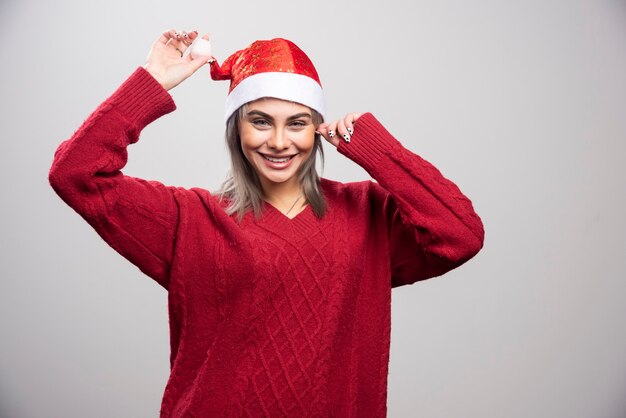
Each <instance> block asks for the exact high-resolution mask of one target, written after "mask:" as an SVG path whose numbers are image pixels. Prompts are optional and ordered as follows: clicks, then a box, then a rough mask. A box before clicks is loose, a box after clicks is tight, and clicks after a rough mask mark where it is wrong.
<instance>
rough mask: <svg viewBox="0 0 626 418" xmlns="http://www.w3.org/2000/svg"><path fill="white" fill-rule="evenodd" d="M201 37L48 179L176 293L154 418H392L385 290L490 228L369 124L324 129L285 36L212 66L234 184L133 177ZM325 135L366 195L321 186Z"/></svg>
mask: <svg viewBox="0 0 626 418" xmlns="http://www.w3.org/2000/svg"><path fill="white" fill-rule="evenodd" d="M197 35H198V34H197V32H190V33H186V32H178V31H174V30H169V31H166V32H164V33H163V34H162V35H161V37H160V38H159V39H158V40H157V41H156V42H155V43H154V44H153V46H152V49H151V50H150V53H149V55H148V59H147V61H146V64H145V65H144V66H143V67H138V68H137V69H136V70H135V71H134V72H133V73H132V74H131V75H130V76H129V77H128V78H127V79H126V81H125V82H124V83H123V84H122V85H121V86H120V87H119V88H118V89H117V90H116V91H115V92H114V93H113V94H112V95H111V96H110V97H109V98H108V99H106V100H105V101H104V102H103V103H102V104H101V105H100V106H99V107H98V108H97V109H96V110H95V111H94V112H93V113H92V114H91V116H90V117H89V118H88V119H87V120H86V121H85V122H84V123H83V125H82V126H81V127H80V128H79V129H78V130H77V131H76V132H75V133H74V134H73V135H72V137H71V138H70V139H68V140H66V141H63V142H62V143H61V144H60V145H59V147H58V149H57V151H56V153H55V156H54V161H53V164H52V167H51V168H50V172H49V181H50V184H51V186H52V187H53V188H54V190H55V191H56V192H57V193H58V195H59V196H60V197H61V198H62V199H63V200H64V201H65V202H66V203H67V204H68V205H69V206H71V207H72V208H73V209H74V210H75V211H76V212H77V213H79V214H80V215H81V216H82V217H83V218H84V219H85V220H86V221H87V222H89V224H90V225H91V226H92V227H93V228H94V229H95V230H96V232H97V233H98V234H99V235H100V236H101V237H102V238H103V239H104V240H105V241H106V242H107V243H108V244H109V245H110V246H111V247H112V248H113V249H115V251H117V252H118V253H119V254H121V255H122V256H124V257H125V258H126V259H128V260H129V261H130V262H132V263H133V264H135V265H136V266H137V267H138V268H139V269H141V271H142V272H144V273H145V274H146V275H148V276H149V277H151V278H152V279H154V280H155V281H156V282H157V283H159V284H160V285H161V286H163V288H164V289H166V290H167V292H168V309H169V326H170V344H171V356H170V366H171V374H170V377H169V379H168V382H167V385H166V387H165V392H164V394H163V399H162V404H161V417H162V418H165V417H191V416H194V417H222V416H254V417H268V416H297V417H305V416H338V417H348V416H350V417H353V416H369V417H384V416H385V415H386V411H387V405H386V400H387V374H388V365H389V348H390V335H391V289H392V288H393V287H399V286H403V285H409V284H412V283H415V282H418V281H420V280H425V279H428V278H431V277H435V276H439V275H442V274H444V273H445V272H447V271H449V270H451V269H454V268H456V267H458V266H460V265H462V264H463V263H465V262H466V261H468V260H469V259H470V258H472V257H473V256H474V255H475V254H476V253H477V252H478V251H479V250H480V249H481V248H482V246H483V238H484V231H483V225H482V222H481V220H480V218H479V217H478V215H477V214H476V213H475V212H474V209H473V206H472V203H471V201H470V200H469V199H468V198H467V197H465V196H464V195H463V194H462V193H461V191H460V190H459V188H458V187H457V186H456V185H455V184H454V183H452V182H451V181H450V180H448V179H446V178H445V177H443V175H442V174H441V173H440V172H439V171H438V170H437V169H436V168H435V167H434V166H433V165H431V164H430V163H428V162H427V161H425V160H424V159H422V158H421V157H419V156H418V155H417V154H415V153H413V152H411V151H410V150H408V149H406V148H405V147H404V146H403V145H402V144H401V143H400V142H399V141H398V140H397V139H396V138H394V137H393V136H392V135H391V134H390V133H389V132H388V131H387V130H386V129H385V127H384V126H383V125H382V124H381V123H380V122H379V121H378V119H376V117H374V115H373V114H372V113H369V112H366V113H347V114H346V115H345V116H344V117H343V118H341V119H338V120H335V121H333V122H330V123H327V122H325V106H324V96H323V93H322V87H321V83H320V81H319V77H318V75H317V72H316V70H315V67H314V66H313V63H312V62H311V61H310V59H309V58H308V56H306V54H304V52H303V51H302V50H300V48H298V47H297V46H296V45H295V44H294V43H293V42H291V41H288V40H286V39H283V38H275V39H272V40H262V41H256V42H254V43H252V44H251V45H250V46H249V47H247V48H245V49H242V50H240V51H237V52H235V53H234V54H233V55H231V56H230V57H228V58H227V59H226V60H225V61H224V62H223V64H222V65H221V66H220V65H219V64H218V63H217V60H216V59H214V58H213V57H211V59H209V60H208V62H210V63H211V76H212V78H213V79H216V80H229V81H230V89H229V94H228V96H227V98H226V112H225V122H226V140H227V143H228V149H229V152H230V155H231V159H232V170H231V176H230V178H228V180H227V181H226V182H225V183H224V185H223V187H222V189H221V190H220V191H219V192H218V193H211V192H209V191H208V190H205V189H202V188H198V187H195V188H191V189H185V188H182V187H175V186H166V185H164V184H162V183H160V182H158V181H155V180H143V179H140V178H136V177H131V176H127V175H125V174H124V173H123V172H122V171H121V170H122V169H123V168H124V166H125V165H126V162H127V158H128V153H127V147H128V146H129V145H130V144H133V143H135V142H137V141H138V140H139V134H140V132H141V131H142V130H143V128H144V127H146V126H147V125H148V124H150V123H151V122H152V121H154V120H156V119H157V118H159V117H161V116H163V115H165V114H167V113H169V112H172V111H174V110H175V109H176V105H175V104H174V101H173V98H172V96H171V95H170V94H169V93H168V91H169V90H170V89H172V88H174V87H175V86H176V85H178V84H180V83H181V82H182V81H184V80H185V79H187V78H188V77H189V76H191V75H192V74H194V73H195V72H196V71H197V70H198V69H199V68H201V67H202V66H203V65H204V64H206V63H207V60H206V57H205V58H198V57H196V58H192V57H191V56H190V55H189V54H185V52H186V49H187V48H188V47H189V45H191V43H192V42H193V40H194V39H196V37H197ZM205 36H206V35H205ZM206 39H207V40H208V36H207V37H206ZM181 51H182V53H181ZM322 138H323V139H324V140H325V141H324V142H326V143H327V144H330V145H331V146H332V147H333V149H336V150H337V151H338V152H339V153H341V154H342V155H344V156H346V157H347V158H349V159H350V160H352V161H353V162H355V163H356V164H359V165H360V166H361V167H363V168H364V169H365V170H367V172H368V173H369V174H370V175H371V177H372V178H373V179H374V180H376V181H372V180H365V181H361V182H354V183H342V182H339V181H335V180H330V179H325V178H320V177H319V176H318V174H317V170H316V156H317V154H318V153H319V154H322V142H323V141H322ZM340 138H341V139H342V140H341V139H340ZM322 156H323V155H322Z"/></svg>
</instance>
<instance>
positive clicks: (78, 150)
mask: <svg viewBox="0 0 626 418" xmlns="http://www.w3.org/2000/svg"><path fill="white" fill-rule="evenodd" d="M170 32H172V33H170ZM173 32H174V31H168V32H166V33H164V34H163V35H161V37H160V38H159V39H158V40H157V41H156V42H155V43H154V44H153V46H152V49H151V51H150V54H149V56H148V60H147V62H146V65H145V66H144V67H145V68H144V67H139V68H137V69H136V70H135V72H134V73H133V74H132V75H131V76H130V77H129V78H128V79H127V80H126V81H125V82H124V83H123V84H122V85H121V86H120V87H119V88H118V89H117V90H116V91H115V92H114V93H113V94H112V95H111V96H110V97H109V98H108V99H106V100H105V101H104V102H103V103H102V104H101V105H100V106H99V107H98V108H97V109H96V110H95V111H94V112H93V113H92V114H91V115H90V116H89V117H88V118H87V120H85V122H84V123H83V124H82V126H81V127H80V128H79V129H78V130H77V131H76V132H75V133H74V134H73V135H72V136H71V138H69V139H67V140H65V141H63V142H62V143H61V144H60V145H59V147H58V148H57V150H56V152H55V155H54V160H53V162H52V166H51V168H50V171H49V175H48V178H49V182H50V185H51V186H52V188H53V189H54V190H55V191H56V193H57V194H58V195H59V196H60V197H61V198H62V199H63V201H65V202H66V203H67V204H68V205H69V206H71V207H72V208H73V209H74V210H75V211H76V212H77V213H78V214H80V215H81V216H82V217H83V218H84V219H85V220H86V221H87V222H88V223H89V224H90V225H91V226H92V227H93V228H94V229H95V230H96V231H97V233H98V234H99V235H100V236H101V237H102V238H103V239H104V240H105V241H106V242H107V243H108V244H109V245H110V246H111V247H112V248H114V249H115V250H116V251H117V252H119V253H120V254H121V255H123V256H124V257H125V258H127V259H128V260H129V261H131V262H132V263H133V264H135V265H136V266H137V267H139V269H141V271H143V272H144V273H146V274H147V275H148V276H150V277H152V278H153V279H155V280H156V281H157V282H158V283H160V284H161V285H162V286H163V287H165V288H167V287H168V277H169V268H170V265H171V258H172V253H173V245H174V238H175V235H176V230H177V226H178V205H177V202H176V199H175V193H176V190H177V189H176V188H175V187H171V186H165V185H163V184H161V183H160V182H157V181H153V180H143V179H140V178H135V177H131V176H127V175H125V174H123V173H122V171H121V170H122V168H123V167H124V166H125V165H126V162H127V158H128V155H127V147H128V145H130V144H133V143H135V142H137V141H138V139H139V134H140V132H141V130H142V129H143V128H144V127H145V126H146V125H148V124H149V123H151V122H152V121H154V120H155V119H157V118H159V117H160V116H162V115H165V114H167V113H169V112H172V111H173V110H175V109H176V105H175V104H174V101H173V100H172V97H171V96H170V95H169V93H168V92H167V91H166V89H168V88H172V87H174V86H175V85H177V84H179V83H180V82H181V81H182V80H184V79H185V78H187V77H188V76H189V75H190V74H192V73H193V72H194V71H195V70H196V69H198V68H200V66H202V65H203V64H204V63H205V62H206V59H204V60H192V59H191V58H189V57H186V58H183V57H181V56H180V54H179V53H178V51H177V49H176V48H178V41H175V42H172V41H170V39H173V38H176V35H175V34H174V33H173ZM168 36H169V37H168ZM194 36H195V35H194ZM172 37H173V38H172ZM191 39H193V37H192V38H191ZM180 42H182V41H180ZM202 61H204V62H202ZM149 69H151V70H153V71H154V74H153V73H151V72H150V70H149ZM167 74H170V75H169V76H168V75H167Z"/></svg>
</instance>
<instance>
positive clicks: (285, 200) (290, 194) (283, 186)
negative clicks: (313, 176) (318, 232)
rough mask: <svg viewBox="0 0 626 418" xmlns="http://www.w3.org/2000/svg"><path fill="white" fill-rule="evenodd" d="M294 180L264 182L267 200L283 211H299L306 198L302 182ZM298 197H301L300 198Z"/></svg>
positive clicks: (264, 192)
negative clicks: (303, 193) (301, 185)
mask: <svg viewBox="0 0 626 418" xmlns="http://www.w3.org/2000/svg"><path fill="white" fill-rule="evenodd" d="M293 180H295V181H287V182H284V183H278V184H277V183H272V184H263V194H264V199H265V201H266V202H268V203H269V204H271V205H272V206H274V207H275V208H276V209H278V210H280V211H281V212H283V213H285V212H286V211H289V210H291V212H292V213H298V212H299V209H300V208H301V207H302V205H303V204H304V203H305V202H306V200H305V199H304V196H303V195H302V188H301V187H300V183H299V182H298V181H297V180H296V179H293ZM298 198H300V199H299V200H298ZM294 203H295V205H294Z"/></svg>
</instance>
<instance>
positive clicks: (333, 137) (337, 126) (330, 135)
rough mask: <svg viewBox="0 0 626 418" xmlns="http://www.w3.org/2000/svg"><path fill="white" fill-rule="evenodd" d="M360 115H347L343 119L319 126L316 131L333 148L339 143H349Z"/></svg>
mask: <svg viewBox="0 0 626 418" xmlns="http://www.w3.org/2000/svg"><path fill="white" fill-rule="evenodd" d="M361 115H362V113H348V114H346V116H345V117H344V118H343V119H339V120H336V121H334V122H331V123H329V124H326V123H322V124H320V125H319V127H318V128H317V131H318V132H319V133H320V134H321V135H322V136H323V137H324V138H325V139H326V140H327V141H328V142H330V143H331V144H333V145H334V146H338V145H339V142H340V141H344V142H346V143H349V142H350V140H351V139H352V135H353V134H354V124H355V122H356V121H357V120H358V119H359V118H360V117H361Z"/></svg>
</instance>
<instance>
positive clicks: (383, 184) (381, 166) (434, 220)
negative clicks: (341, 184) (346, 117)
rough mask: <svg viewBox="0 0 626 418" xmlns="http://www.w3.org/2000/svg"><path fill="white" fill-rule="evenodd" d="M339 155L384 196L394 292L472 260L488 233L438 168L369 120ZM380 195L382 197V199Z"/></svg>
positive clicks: (366, 116)
mask: <svg viewBox="0 0 626 418" xmlns="http://www.w3.org/2000/svg"><path fill="white" fill-rule="evenodd" d="M338 151H339V152H340V153H342V154H344V155H345V156H347V157H348V158H350V159H351V160H353V161H355V162H356V163H357V164H359V165H360V166H361V167H363V168H364V169H365V170H366V171H367V172H368V173H369V174H370V175H371V176H372V178H374V179H375V180H376V181H377V182H378V185H379V186H377V185H374V186H373V187H376V188H378V189H380V188H382V189H384V190H383V192H385V191H386V193H387V195H386V199H385V201H384V203H383V204H384V205H385V207H386V213H387V214H388V215H387V216H388V219H386V220H387V221H388V225H389V231H388V234H389V251H390V256H389V258H390V263H391V273H392V287H397V286H401V285H404V284H411V283H414V282H416V281H418V280H423V279H427V278H430V277H434V276H439V275H441V274H443V273H445V272H447V271H449V270H451V269H453V268H456V267H458V266H460V265H461V264H463V263H465V262H466V261H467V260H469V259H470V258H472V257H473V256H474V255H475V254H476V253H477V252H478V251H479V250H480V249H481V248H482V246H483V241H484V229H483V224H482V221H481V219H480V217H479V216H478V215H477V214H476V212H475V211H474V208H473V206H472V203H471V201H470V200H469V199H468V198H467V197H466V196H465V195H464V194H463V193H462V192H461V191H460V190H459V188H458V187H457V186H456V185H455V184H454V183H453V182H451V181H450V180H448V179H446V178H445V177H444V176H443V175H442V174H441V173H440V172H439V170H438V169H437V168H435V167H434V166H433V165H432V164H430V163H429V162H428V161H426V160H424V159H423V158H421V157H420V156H418V155H416V154H414V153H413V152H411V151H409V150H408V149H406V148H405V147H404V146H402V144H401V143H400V142H398V140H396V139H395V138H394V137H393V136H392V135H391V134H390V133H389V132H388V131H387V130H386V129H385V127H384V126H383V125H382V124H381V123H380V122H379V121H378V120H377V119H376V118H375V117H374V116H373V115H372V114H371V113H365V114H363V115H362V116H361V117H360V118H359V119H358V120H357V122H356V123H355V125H354V134H353V136H352V140H351V142H350V143H345V142H343V141H342V142H340V145H339V146H338ZM383 192H381V193H379V194H380V195H381V196H384V193H383Z"/></svg>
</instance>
